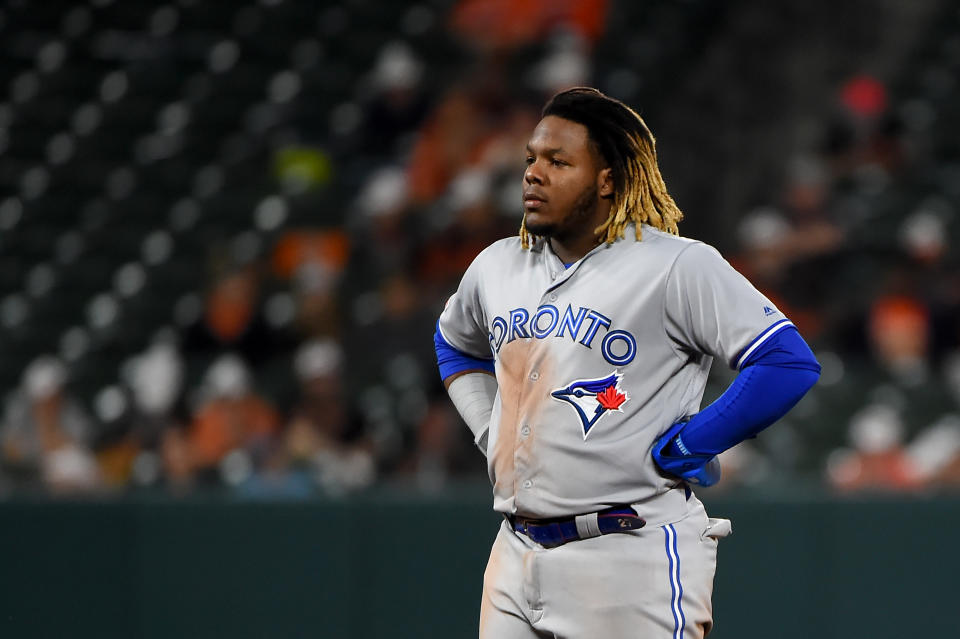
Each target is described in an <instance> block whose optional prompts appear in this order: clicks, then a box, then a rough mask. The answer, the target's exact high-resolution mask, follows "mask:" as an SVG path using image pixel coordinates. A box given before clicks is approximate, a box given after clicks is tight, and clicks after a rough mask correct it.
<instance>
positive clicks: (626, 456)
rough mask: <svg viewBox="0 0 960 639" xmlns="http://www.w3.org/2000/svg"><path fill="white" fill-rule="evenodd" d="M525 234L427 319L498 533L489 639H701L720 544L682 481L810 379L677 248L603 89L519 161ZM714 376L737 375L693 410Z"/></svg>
mask: <svg viewBox="0 0 960 639" xmlns="http://www.w3.org/2000/svg"><path fill="white" fill-rule="evenodd" d="M523 208H524V217H523V223H522V224H521V227H520V236H519V237H516V238H509V239H505V240H500V241H498V242H496V243H494V244H493V245H491V246H490V247H488V248H487V249H485V250H484V251H483V252H482V253H481V254H480V255H479V256H477V258H476V259H475V260H474V262H473V263H472V264H471V266H470V267H469V268H468V269H467V271H466V273H465V274H464V276H463V280H462V281H461V283H460V286H459V288H458V290H457V292H456V293H455V294H454V295H453V296H452V297H451V298H450V300H449V302H448V303H447V306H446V309H445V310H444V311H443V313H442V315H441V316H440V319H439V321H438V323H437V332H436V336H435V344H436V350H437V357H438V362H439V367H440V374H441V377H442V378H443V380H444V383H445V385H446V387H447V390H448V393H449V395H450V397H451V399H452V401H453V402H454V404H455V405H456V407H457V409H458V411H459V412H460V414H461V415H462V416H463V418H464V421H465V422H466V423H467V425H468V426H469V427H470V429H471V430H472V431H473V434H474V436H475V441H476V443H477V445H478V446H479V448H480V450H481V451H483V453H484V454H485V455H486V456H487V462H488V469H489V475H490V479H491V481H492V482H493V494H494V509H495V510H497V511H498V512H500V513H502V514H503V515H504V522H503V525H502V526H501V528H500V531H499V533H498V535H497V538H496V541H495V542H494V544H493V548H492V550H491V553H490V559H489V562H488V564H487V568H486V572H485V574H484V583H483V598H482V602H481V610H480V637H482V638H484V639H494V638H495V639H519V638H531V639H532V638H535V637H553V638H584V639H588V638H593V637H606V638H616V637H641V638H643V639H668V638H669V639H681V638H687V639H690V638H693V637H703V636H705V635H706V634H707V633H708V632H709V631H710V628H711V626H712V623H713V621H712V606H711V596H712V590H713V576H714V572H715V567H716V551H717V539H719V538H721V537H724V536H726V535H728V534H730V530H731V529H730V522H729V521H727V520H725V519H712V518H709V517H708V516H707V514H706V512H705V511H704V507H703V505H702V504H701V502H700V501H699V500H698V499H697V497H696V496H695V495H694V493H693V491H692V489H691V485H703V486H709V485H711V484H713V483H715V482H716V481H718V479H719V477H720V467H719V463H718V462H717V459H716V456H717V455H718V454H719V453H721V452H722V451H724V450H726V449H728V448H730V447H731V446H734V445H735V444H737V443H738V442H740V441H742V440H744V439H746V438H749V437H754V436H756V435H757V433H759V432H760V431H761V430H762V429H763V428H765V427H767V426H769V425H770V424H772V423H773V422H774V421H776V420H777V419H779V418H780V417H781V416H783V415H784V414H785V413H786V412H787V411H788V410H789V409H790V408H791V407H792V406H793V405H794V404H795V403H796V402H797V401H798V400H799V399H800V398H801V397H802V396H803V394H804V393H806V391H807V390H808V389H809V388H810V387H811V386H812V385H813V384H814V383H815V382H816V380H817V378H818V377H819V371H820V367H819V365H818V364H817V362H816V360H815V359H814V357H813V353H811V352H810V349H809V348H808V347H807V345H806V343H805V342H804V341H803V339H802V338H801V337H800V335H799V334H798V333H797V330H796V329H795V328H794V326H793V324H792V323H791V322H790V320H788V319H787V318H786V317H784V316H783V315H782V314H781V313H780V312H779V311H778V310H777V308H776V307H775V306H774V305H773V304H772V303H771V302H770V300H768V299H767V298H766V297H764V296H763V295H762V294H761V293H759V292H758V291H757V290H756V289H755V288H754V287H753V286H751V285H750V283H749V282H748V281H747V280H746V279H744V278H743V277H742V276H741V275H740V274H739V273H737V272H736V271H735V270H734V269H733V268H732V267H731V266H730V265H729V264H728V263H727V262H726V261H724V259H723V258H722V257H721V256H720V254H719V253H718V252H717V251H716V250H714V249H713V248H711V247H710V246H707V245H706V244H703V243H701V242H697V241H694V240H689V239H685V238H682V237H678V230H677V223H678V222H679V221H680V220H681V218H682V217H683V216H682V213H681V212H680V210H679V209H678V208H677V206H676V204H675V203H674V201H673V199H672V198H671V197H670V195H669V194H668V193H667V190H666V187H665V185H664V183H663V179H662V178H661V176H660V171H659V168H658V166H657V159H656V151H655V143H654V138H653V136H652V135H651V133H650V131H649V130H648V129H647V127H646V125H645V124H644V122H643V120H642V119H641V118H640V116H639V115H637V114H636V113H635V112H634V111H633V110H631V109H630V108H629V107H627V106H626V105H624V104H623V103H622V102H619V101H617V100H615V99H612V98H609V97H607V96H605V95H603V94H602V93H600V92H599V91H597V90H595V89H587V88H576V89H570V90H568V91H564V92H561V93H559V94H557V95H555V96H554V97H553V98H552V99H551V100H550V101H549V102H548V103H547V104H546V106H545V107H544V109H543V118H542V119H541V121H540V123H539V124H538V125H537V127H536V129H535V130H534V131H533V135H532V137H531V138H530V141H529V144H528V146H527V168H526V171H525V173H524V175H523ZM715 358H718V359H720V360H721V361H723V362H724V363H726V364H728V365H729V366H731V367H733V368H735V369H736V370H738V371H739V373H738V375H737V377H736V379H735V381H734V382H733V383H732V384H731V386H730V388H729V389H727V390H726V392H724V394H723V395H722V396H721V397H720V398H719V399H717V401H716V402H714V403H713V404H711V405H710V406H708V407H707V408H706V409H704V410H700V401H701V398H702V395H703V390H704V385H705V383H706V379H707V373H708V371H709V369H710V365H711V363H712V361H713V360H714V359H715Z"/></svg>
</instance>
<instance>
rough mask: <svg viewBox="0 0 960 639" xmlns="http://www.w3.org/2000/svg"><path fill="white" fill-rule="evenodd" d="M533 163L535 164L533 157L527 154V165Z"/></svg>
mask: <svg viewBox="0 0 960 639" xmlns="http://www.w3.org/2000/svg"><path fill="white" fill-rule="evenodd" d="M531 164H533V157H532V156H529V155H528V156H527V166H530V165H531Z"/></svg>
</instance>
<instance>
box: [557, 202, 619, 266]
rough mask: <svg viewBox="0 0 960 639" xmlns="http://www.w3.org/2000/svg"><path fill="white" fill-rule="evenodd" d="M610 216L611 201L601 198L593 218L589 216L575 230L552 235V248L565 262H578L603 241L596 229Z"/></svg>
mask: <svg viewBox="0 0 960 639" xmlns="http://www.w3.org/2000/svg"><path fill="white" fill-rule="evenodd" d="M609 216H610V203H609V202H607V201H606V200H600V203H599V206H598V207H597V209H596V212H595V213H594V214H593V215H592V219H590V218H588V220H586V221H585V223H583V225H582V226H581V227H580V228H578V229H577V230H576V231H575V232H571V233H568V234H561V235H554V236H553V237H551V238H550V248H552V249H553V252H554V253H556V255H557V257H559V258H560V260H561V261H563V263H564V264H570V263H571V262H576V261H577V260H579V259H580V258H581V257H583V256H584V255H586V254H587V253H589V252H590V251H592V250H593V249H594V248H595V247H596V246H597V245H598V244H600V242H602V241H603V240H602V236H600V235H597V233H596V229H597V227H598V226H600V225H601V224H603V223H604V222H606V220H607V218H608V217H609Z"/></svg>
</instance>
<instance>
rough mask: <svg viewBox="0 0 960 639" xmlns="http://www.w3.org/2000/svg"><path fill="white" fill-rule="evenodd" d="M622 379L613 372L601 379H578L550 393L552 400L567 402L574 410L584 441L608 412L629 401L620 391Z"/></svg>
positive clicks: (618, 408)
mask: <svg viewBox="0 0 960 639" xmlns="http://www.w3.org/2000/svg"><path fill="white" fill-rule="evenodd" d="M622 377H623V375H621V374H620V373H618V372H616V371H614V372H613V373H611V374H610V375H608V376H606V377H604V378H602V379H578V380H576V381H574V382H571V383H570V384H569V385H567V386H565V387H563V388H558V389H557V390H555V391H553V392H552V393H551V395H553V397H554V399H558V400H560V401H562V402H567V403H568V404H570V405H571V406H573V407H574V409H576V411H577V415H579V417H580V423H581V424H582V425H583V438H584V440H586V438H587V434H588V433H589V432H590V429H591V428H593V425H594V424H596V423H597V420H599V419H600V418H601V417H603V416H604V415H606V414H607V413H608V412H609V411H612V410H615V411H620V410H621V409H620V407H621V406H623V404H624V403H625V402H626V401H627V400H628V399H630V398H629V397H627V394H626V393H625V392H623V391H622V390H621V389H620V379H621V378H622Z"/></svg>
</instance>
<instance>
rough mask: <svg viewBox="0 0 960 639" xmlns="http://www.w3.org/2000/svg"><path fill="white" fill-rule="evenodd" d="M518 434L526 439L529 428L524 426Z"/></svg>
mask: <svg viewBox="0 0 960 639" xmlns="http://www.w3.org/2000/svg"><path fill="white" fill-rule="evenodd" d="M520 434H521V435H523V436H524V437H526V436H527V435H529V434H530V427H529V426H524V427H523V428H521V429H520Z"/></svg>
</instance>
